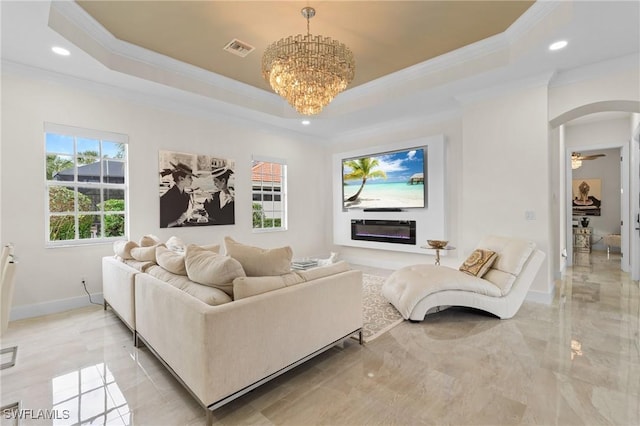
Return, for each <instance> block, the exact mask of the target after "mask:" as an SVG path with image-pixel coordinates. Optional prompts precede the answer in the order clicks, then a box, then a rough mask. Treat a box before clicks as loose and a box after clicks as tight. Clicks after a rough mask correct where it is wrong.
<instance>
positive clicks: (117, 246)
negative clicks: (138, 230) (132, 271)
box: [113, 241, 138, 259]
mask: <svg viewBox="0 0 640 426" xmlns="http://www.w3.org/2000/svg"><path fill="white" fill-rule="evenodd" d="M136 247H138V243H136V242H135V241H116V242H114V243H113V252H114V253H115V254H116V256H118V257H120V258H121V259H133V256H131V249H132V248H136Z"/></svg>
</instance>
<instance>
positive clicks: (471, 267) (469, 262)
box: [459, 249, 498, 278]
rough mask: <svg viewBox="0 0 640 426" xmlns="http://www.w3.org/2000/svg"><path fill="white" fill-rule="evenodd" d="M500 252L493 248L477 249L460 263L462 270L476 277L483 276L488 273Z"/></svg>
mask: <svg viewBox="0 0 640 426" xmlns="http://www.w3.org/2000/svg"><path fill="white" fill-rule="evenodd" d="M497 257H498V254H497V253H496V252H495V251H492V250H485V249H475V250H474V251H473V252H472V253H471V254H470V255H469V257H467V259H466V260H465V261H464V262H463V263H462V265H460V268H459V269H460V271H462V272H464V273H465V274H469V275H473V276H474V277H479V278H482V276H483V275H484V274H486V273H487V271H488V270H489V268H491V265H493V262H495V261H496V258H497Z"/></svg>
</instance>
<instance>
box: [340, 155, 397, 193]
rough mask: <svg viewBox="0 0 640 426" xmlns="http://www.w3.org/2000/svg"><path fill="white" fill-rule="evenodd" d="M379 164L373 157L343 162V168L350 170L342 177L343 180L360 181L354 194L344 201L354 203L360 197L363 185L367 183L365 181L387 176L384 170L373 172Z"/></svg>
mask: <svg viewBox="0 0 640 426" xmlns="http://www.w3.org/2000/svg"><path fill="white" fill-rule="evenodd" d="M379 165H380V162H379V161H378V159H377V158H373V157H365V158H358V159H357V160H349V161H345V162H344V166H343V167H348V168H350V169H351V172H350V173H347V174H345V175H344V180H345V181H347V180H353V179H362V184H361V185H360V188H359V189H358V192H356V193H355V194H354V195H352V196H351V197H349V198H347V200H346V201H355V200H357V199H358V197H359V196H360V193H361V192H362V189H363V188H364V184H365V183H367V179H369V178H383V179H386V178H387V174H386V173H385V172H384V170H373V169H374V168H376V167H378V166H379Z"/></svg>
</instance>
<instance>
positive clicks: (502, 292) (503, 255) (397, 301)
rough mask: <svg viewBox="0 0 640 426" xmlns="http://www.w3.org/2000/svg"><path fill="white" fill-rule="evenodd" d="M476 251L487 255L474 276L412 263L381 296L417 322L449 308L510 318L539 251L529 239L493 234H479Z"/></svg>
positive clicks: (393, 277)
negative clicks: (466, 308)
mask: <svg viewBox="0 0 640 426" xmlns="http://www.w3.org/2000/svg"><path fill="white" fill-rule="evenodd" d="M478 249H481V250H482V251H483V253H485V254H487V253H488V254H490V255H491V257H493V259H492V261H489V262H487V263H489V265H488V266H487V265H485V268H484V269H486V272H485V271H484V270H482V271H480V272H479V274H478V275H480V276H474V275H471V274H470V273H467V272H462V271H460V270H459V269H454V268H449V267H447V266H435V265H426V264H421V265H412V266H407V267H404V268H402V269H399V270H397V271H395V272H394V273H393V274H391V275H390V276H389V278H388V279H387V281H386V282H385V283H384V284H383V286H382V295H383V296H384V297H385V298H386V299H387V300H388V301H389V302H390V303H391V304H393V305H394V306H395V307H396V309H398V311H399V312H400V314H401V315H402V316H403V317H404V319H408V320H411V321H422V320H424V319H425V316H426V315H427V314H430V313H433V312H437V311H441V310H443V309H446V308H448V307H451V306H466V307H471V308H476V309H480V310H483V311H486V312H490V313H492V314H494V315H496V316H498V317H499V318H501V319H506V318H511V317H513V316H514V315H515V314H516V312H518V310H519V309H520V306H522V303H523V301H524V299H525V297H526V295H527V292H528V290H529V287H530V286H531V283H532V282H533V280H534V278H535V276H536V274H537V273H538V270H539V269H540V266H541V265H542V262H543V260H544V257H545V254H544V253H543V252H542V251H540V250H538V249H536V246H535V243H533V242H531V241H526V240H521V239H516V238H508V237H499V236H491V237H487V238H485V239H484V240H482V241H481V242H480V244H478V246H477V248H476V250H478ZM492 252H494V253H495V255H493V254H492ZM474 253H476V251H474ZM472 257H473V256H470V258H472ZM465 264H467V262H465ZM489 266H490V267H489Z"/></svg>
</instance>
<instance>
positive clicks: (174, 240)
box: [165, 236, 185, 252]
mask: <svg viewBox="0 0 640 426" xmlns="http://www.w3.org/2000/svg"><path fill="white" fill-rule="evenodd" d="M165 244H166V245H167V248H168V249H169V250H172V251H182V252H183V251H184V249H185V244H184V241H182V239H180V238H178V237H176V236H173V237H169V239H168V240H167V242H166V243H165Z"/></svg>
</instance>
